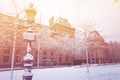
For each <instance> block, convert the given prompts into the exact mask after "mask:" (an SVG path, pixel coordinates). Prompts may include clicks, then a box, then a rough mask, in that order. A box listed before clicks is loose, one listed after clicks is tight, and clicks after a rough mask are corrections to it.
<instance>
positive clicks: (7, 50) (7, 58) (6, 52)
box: [3, 49, 10, 63]
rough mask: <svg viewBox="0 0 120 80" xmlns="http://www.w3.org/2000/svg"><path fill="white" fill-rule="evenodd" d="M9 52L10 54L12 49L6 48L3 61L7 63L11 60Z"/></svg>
mask: <svg viewBox="0 0 120 80" xmlns="http://www.w3.org/2000/svg"><path fill="white" fill-rule="evenodd" d="M9 54H10V49H5V50H4V58H3V62H5V63H7V62H9Z"/></svg>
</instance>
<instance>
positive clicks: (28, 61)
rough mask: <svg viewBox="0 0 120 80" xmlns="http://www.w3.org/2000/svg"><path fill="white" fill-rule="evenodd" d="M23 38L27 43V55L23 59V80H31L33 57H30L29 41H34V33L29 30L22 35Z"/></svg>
mask: <svg viewBox="0 0 120 80" xmlns="http://www.w3.org/2000/svg"><path fill="white" fill-rule="evenodd" d="M23 38H24V39H25V40H26V41H27V54H26V55H25V56H24V58H23V60H24V67H25V70H24V73H23V80H32V76H33V74H32V73H31V67H32V66H33V56H32V55H31V41H33V40H35V33H34V31H33V30H32V29H31V28H29V29H28V30H27V31H26V32H24V33H23Z"/></svg>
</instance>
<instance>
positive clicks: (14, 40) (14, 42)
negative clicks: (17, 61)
mask: <svg viewBox="0 0 120 80" xmlns="http://www.w3.org/2000/svg"><path fill="white" fill-rule="evenodd" d="M15 44H16V31H15V32H14V39H13V51H12V62H11V80H13V68H14V55H15Z"/></svg>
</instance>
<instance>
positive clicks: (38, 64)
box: [37, 39, 40, 69]
mask: <svg viewBox="0 0 120 80" xmlns="http://www.w3.org/2000/svg"><path fill="white" fill-rule="evenodd" d="M39 66H40V40H39V39H38V63H37V68H38V69H39Z"/></svg>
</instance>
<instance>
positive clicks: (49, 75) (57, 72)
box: [0, 64, 120, 80]
mask: <svg viewBox="0 0 120 80" xmlns="http://www.w3.org/2000/svg"><path fill="white" fill-rule="evenodd" d="M89 70H90V72H89V74H87V72H86V71H87V70H86V67H85V66H82V67H80V66H73V67H62V68H45V69H34V70H32V73H33V74H34V75H33V79H32V80H120V64H116V65H102V66H98V65H94V66H90V67H89ZM22 74H23V70H15V71H14V80H22ZM0 80H10V71H2V72H0Z"/></svg>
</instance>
